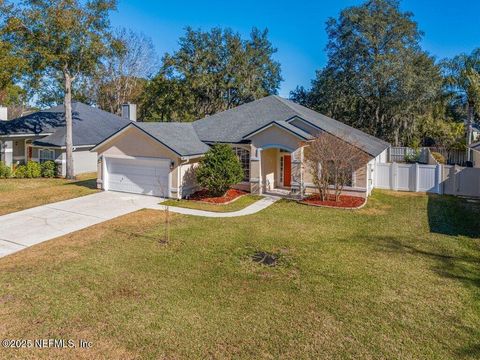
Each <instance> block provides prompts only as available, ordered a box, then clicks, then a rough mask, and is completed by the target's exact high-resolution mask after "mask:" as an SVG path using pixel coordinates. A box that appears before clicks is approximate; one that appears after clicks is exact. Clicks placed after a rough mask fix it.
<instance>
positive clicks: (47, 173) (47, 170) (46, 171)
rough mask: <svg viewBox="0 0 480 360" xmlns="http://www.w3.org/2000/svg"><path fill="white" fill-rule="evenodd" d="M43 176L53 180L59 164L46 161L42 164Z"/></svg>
mask: <svg viewBox="0 0 480 360" xmlns="http://www.w3.org/2000/svg"><path fill="white" fill-rule="evenodd" d="M41 167H42V176H43V177H46V178H53V177H55V176H56V175H57V164H55V162H54V161H45V162H44V163H42V164H41Z"/></svg>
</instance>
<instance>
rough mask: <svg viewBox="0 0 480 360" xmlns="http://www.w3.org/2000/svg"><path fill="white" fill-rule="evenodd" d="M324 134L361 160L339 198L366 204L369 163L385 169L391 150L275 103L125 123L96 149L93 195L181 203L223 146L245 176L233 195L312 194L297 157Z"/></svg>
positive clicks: (270, 100) (352, 131)
mask: <svg viewBox="0 0 480 360" xmlns="http://www.w3.org/2000/svg"><path fill="white" fill-rule="evenodd" d="M322 131H325V132H328V133H330V134H333V135H335V136H338V137H340V138H342V139H344V140H345V142H347V143H350V144H353V145H355V146H357V147H358V148H359V150H360V151H363V152H364V153H365V154H367V155H368V161H366V162H365V164H363V165H362V166H361V167H360V168H359V169H352V177H351V183H350V184H349V185H350V186H348V188H346V189H345V190H346V191H348V192H351V193H354V194H357V195H362V196H367V195H368V194H369V193H370V191H371V190H372V188H373V181H374V174H373V172H374V169H375V167H374V163H375V162H386V160H387V150H388V148H389V147H390V145H389V144H388V143H386V142H384V141H382V140H379V139H377V138H375V137H373V136H371V135H368V134H366V133H364V132H362V131H359V130H357V129H354V128H352V127H350V126H347V125H345V124H343V123H341V122H339V121H336V120H333V119H331V118H329V117H327V116H324V115H321V114H319V113H317V112H315V111H313V110H310V109H308V108H306V107H304V106H301V105H298V104H296V103H294V102H292V101H290V100H286V99H283V98H281V97H279V96H268V97H265V98H262V99H260V100H256V101H253V102H250V103H247V104H244V105H241V106H238V107H236V108H234V109H231V110H227V111H224V112H221V113H218V114H215V115H212V116H208V117H206V118H204V119H201V120H197V121H195V122H193V123H176V122H170V123H141V122H131V123H130V124H128V125H126V126H124V127H123V128H122V129H120V130H119V131H117V132H116V133H114V134H112V135H111V136H110V137H108V138H106V139H104V140H103V141H102V142H100V143H99V144H97V145H96V146H95V148H93V149H92V151H95V152H97V153H98V156H99V161H98V164H99V165H98V172H97V173H98V180H97V183H98V187H99V188H102V189H104V190H115V191H124V192H132V193H140V194H149V195H156V196H164V197H170V198H182V197H185V196H187V195H189V194H190V193H191V192H192V191H194V190H195V189H196V183H195V176H194V167H195V166H196V165H197V164H198V162H199V160H200V159H201V158H202V156H203V154H204V153H205V152H206V151H208V149H209V146H210V145H212V144H215V143H227V144H230V145H231V146H232V147H233V149H234V151H235V152H236V154H237V156H238V158H239V159H240V162H241V164H242V167H243V169H244V173H245V178H244V181H243V182H242V183H240V184H238V186H239V187H241V188H243V189H246V190H249V191H251V192H252V193H257V194H261V193H264V192H268V191H275V189H286V190H288V191H291V192H292V193H297V194H298V193H299V192H311V191H314V190H315V186H314V184H313V183H312V177H311V175H310V173H309V171H308V169H307V168H306V166H305V163H304V149H305V147H306V146H308V141H310V140H312V139H313V138H314V136H315V135H316V134H318V133H319V132H322Z"/></svg>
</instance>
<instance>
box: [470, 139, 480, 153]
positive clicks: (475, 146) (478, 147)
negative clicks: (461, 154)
mask: <svg viewBox="0 0 480 360" xmlns="http://www.w3.org/2000/svg"><path fill="white" fill-rule="evenodd" d="M470 147H471V148H472V149H473V150H477V151H480V141H478V142H475V143H473V144H471V145H470Z"/></svg>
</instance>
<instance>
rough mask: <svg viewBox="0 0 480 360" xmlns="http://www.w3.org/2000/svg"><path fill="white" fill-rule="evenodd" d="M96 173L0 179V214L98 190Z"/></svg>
mask: <svg viewBox="0 0 480 360" xmlns="http://www.w3.org/2000/svg"><path fill="white" fill-rule="evenodd" d="M96 176H97V174H96V173H91V174H84V175H79V176H78V178H77V180H73V181H69V180H65V179H47V178H38V179H0V215H5V214H8V213H12V212H15V211H20V210H24V209H29V208H32V207H35V206H39V205H45V204H49V203H52V202H56V201H62V200H68V199H72V198H75V197H79V196H84V195H89V194H92V193H94V192H97V191H98V190H97V184H96Z"/></svg>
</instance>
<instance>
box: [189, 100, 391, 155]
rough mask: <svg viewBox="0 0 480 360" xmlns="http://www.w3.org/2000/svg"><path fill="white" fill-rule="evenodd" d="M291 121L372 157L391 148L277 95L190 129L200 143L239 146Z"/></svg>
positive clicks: (211, 118)
mask: <svg viewBox="0 0 480 360" xmlns="http://www.w3.org/2000/svg"><path fill="white" fill-rule="evenodd" d="M294 118H301V119H303V120H304V121H306V122H308V123H310V124H311V125H313V126H314V127H317V128H319V129H322V130H324V131H326V132H328V133H330V134H332V135H335V136H337V137H339V138H342V139H344V140H345V141H347V142H349V143H351V144H353V145H355V146H357V147H359V148H360V149H362V150H363V151H365V152H366V153H368V154H370V155H372V156H378V155H379V154H380V153H381V152H383V151H384V150H385V149H386V148H388V147H389V146H390V144H388V143H387V142H385V141H383V140H380V139H378V138H376V137H374V136H371V135H368V134H366V133H364V132H362V131H360V130H357V129H355V128H352V127H350V126H348V125H346V124H344V123H342V122H340V121H337V120H334V119H331V118H329V117H327V116H324V115H322V114H319V113H317V112H315V111H313V110H310V109H308V108H306V107H304V106H302V105H299V104H296V103H294V102H293V101H290V100H286V99H283V98H281V97H279V96H276V95H272V96H267V97H265V98H262V99H259V100H256V101H253V102H250V103H247V104H243V105H240V106H238V107H236V108H233V109H230V110H227V111H223V112H221V113H218V114H215V115H212V116H209V117H206V118H204V119H201V120H197V121H195V122H194V123H193V126H194V128H195V130H196V132H197V134H198V136H199V138H200V140H202V141H204V142H207V143H215V142H229V143H239V142H242V141H243V140H244V137H245V136H247V135H249V134H252V133H254V132H255V131H257V130H259V129H261V128H263V127H265V126H266V125H268V124H270V123H272V122H282V121H288V120H291V119H294ZM292 126H293V125H292Z"/></svg>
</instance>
